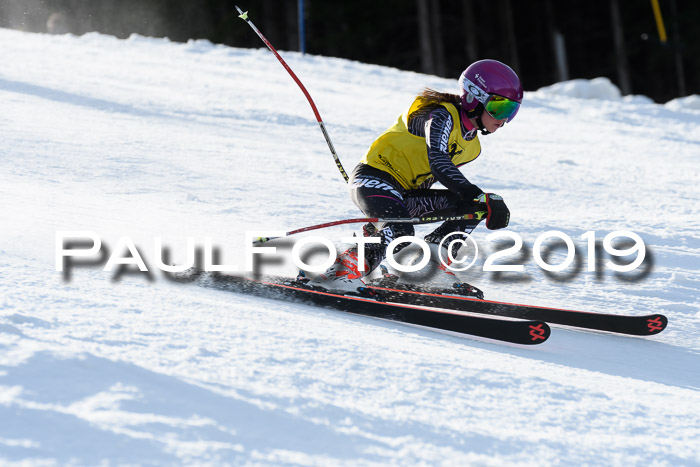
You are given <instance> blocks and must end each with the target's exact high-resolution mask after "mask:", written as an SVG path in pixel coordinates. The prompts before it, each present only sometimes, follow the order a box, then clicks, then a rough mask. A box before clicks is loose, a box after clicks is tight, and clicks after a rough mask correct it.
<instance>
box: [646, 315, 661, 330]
mask: <svg viewBox="0 0 700 467" xmlns="http://www.w3.org/2000/svg"><path fill="white" fill-rule="evenodd" d="M647 327H648V328H649V332H656V331H661V330H662V329H663V328H664V323H663V322H662V321H661V318H660V317H658V316H657V317H656V318H654V319H651V318H650V319H648V320H647Z"/></svg>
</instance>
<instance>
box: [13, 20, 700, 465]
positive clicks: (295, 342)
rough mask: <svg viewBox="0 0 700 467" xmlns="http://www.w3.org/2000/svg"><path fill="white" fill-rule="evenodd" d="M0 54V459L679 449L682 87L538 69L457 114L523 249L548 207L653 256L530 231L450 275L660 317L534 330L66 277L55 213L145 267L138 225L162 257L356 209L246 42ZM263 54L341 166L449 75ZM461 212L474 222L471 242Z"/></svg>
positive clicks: (522, 460) (145, 244)
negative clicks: (513, 109) (495, 110)
mask: <svg viewBox="0 0 700 467" xmlns="http://www.w3.org/2000/svg"><path fill="white" fill-rule="evenodd" d="M0 50H2V57H3V65H2V67H0V105H1V106H2V109H3V112H2V113H0V138H1V140H2V142H3V144H2V149H0V225H2V229H1V230H0V462H2V463H5V462H17V463H27V464H30V465H31V464H67V463H71V464H79V465H85V464H88V465H92V464H98V463H101V462H108V463H115V464H116V463H151V464H173V463H197V464H206V463H210V464H221V463H228V464H236V465H239V464H274V465H338V464H339V465H342V464H348V465H356V464H358V463H359V464H377V465H386V464H402V465H405V464H451V465H465V464H471V465H504V464H509V465H535V464H536V465H575V464H588V465H596V464H600V465H650V464H653V465H700V270H699V268H698V265H700V237H699V236H698V232H699V231H700V220H699V216H698V214H700V212H699V210H698V205H699V201H700V190H699V189H698V185H699V183H700V176H699V166H700V159H699V157H700V111H698V110H697V96H694V97H690V98H686V99H685V100H680V99H679V100H675V101H673V102H671V103H669V104H667V105H666V106H663V105H657V104H653V103H651V102H650V101H649V100H648V99H645V98H643V97H641V96H636V97H633V98H624V99H623V98H620V97H619V95H618V94H616V92H615V89H614V88H612V87H611V85H610V84H609V83H606V82H604V81H603V82H601V81H599V80H598V81H596V80H594V82H573V83H560V84H559V85H555V86H553V87H550V88H547V89H542V90H539V91H537V92H528V93H526V96H525V103H524V105H523V108H522V109H521V111H520V114H519V115H518V118H517V119H516V120H515V121H514V122H513V123H511V124H509V125H507V126H506V128H504V129H502V130H501V131H499V133H497V134H496V135H493V136H489V137H485V138H482V143H483V147H484V149H483V154H482V156H481V157H479V159H477V160H476V161H475V162H473V163H471V164H469V165H468V166H466V167H465V168H464V172H465V174H467V176H468V177H469V178H470V180H472V181H474V182H475V183H477V184H478V185H479V186H481V187H482V188H485V189H487V190H489V191H493V192H496V193H499V194H501V195H502V196H503V197H504V198H505V199H506V201H507V202H508V205H509V207H510V209H511V211H512V221H511V226H510V227H509V230H511V231H513V232H517V233H518V234H519V235H520V236H521V237H522V238H523V240H524V241H525V244H526V245H527V246H528V247H529V248H531V247H532V244H533V242H534V240H535V239H536V238H537V237H538V236H539V235H540V234H542V233H544V232H546V231H548V230H559V231H562V232H565V233H566V234H568V235H569V236H571V238H573V239H574V240H575V242H576V244H577V246H578V247H579V250H580V251H579V256H582V257H583V258H584V259H585V251H586V250H585V242H584V241H583V240H581V238H580V237H581V235H582V234H583V233H584V232H586V231H589V230H595V231H596V232H597V237H598V238H599V239H601V240H602V237H604V236H605V235H606V234H607V233H609V232H612V231H615V230H630V231H633V232H636V233H638V234H639V235H640V236H642V238H643V239H644V241H645V242H646V244H647V248H648V253H649V255H650V257H651V261H650V262H649V263H647V264H649V265H650V268H649V269H648V270H647V273H646V275H645V276H644V277H642V278H641V279H640V280H632V281H630V280H624V279H625V278H627V279H629V278H630V277H633V276H634V274H630V275H626V276H624V275H623V276H624V277H623V278H618V277H616V275H615V274H613V273H612V272H609V271H608V272H604V273H603V274H596V273H593V272H587V271H586V269H585V263H584V267H583V268H582V269H581V270H580V271H578V273H574V274H571V277H569V278H568V279H567V280H555V279H553V278H549V277H547V276H545V275H544V274H543V272H542V270H541V269H540V268H538V267H537V266H536V265H535V264H534V262H533V261H532V256H531V254H530V256H528V257H527V258H525V259H526V261H525V264H526V271H525V273H523V274H519V275H517V276H515V277H512V276H511V277H509V278H510V280H497V278H496V277H493V275H491V274H484V273H481V272H479V268H474V269H473V270H471V271H470V272H468V273H465V274H464V275H463V276H462V277H463V279H465V280H468V281H471V282H473V283H474V284H475V285H477V286H479V287H481V288H483V289H485V290H486V293H487V296H488V298H491V299H496V300H503V301H515V302H523V303H531V304H541V305H554V306H565V307H568V308H579V309H586V310H590V311H599V312H613V313H629V314H641V313H645V312H650V311H654V312H662V313H664V314H666V315H667V316H668V318H669V322H670V324H669V327H668V329H667V330H666V331H664V332H663V333H662V334H660V335H658V336H655V337H653V338H632V337H621V336H613V335H609V334H605V333H593V332H582V331H575V330H571V329H564V328H555V329H554V330H553V334H552V337H551V338H550V340H549V341H548V342H546V343H545V344H542V345H540V346H537V347H534V348H522V347H519V346H509V345H504V344H499V343H494V342H490V341H486V340H480V339H471V338H466V337H457V336H453V335H445V334H441V333H437V332H432V331H428V330H425V329H419V328H416V327H409V326H405V325H401V324H398V323H390V322H385V321H378V320H374V319H371V318H366V317H358V316H352V315H347V314H342V313H338V312H333V311H326V310H317V309H313V308H309V307H307V306H303V305H297V304H288V303H280V302H275V301H268V300H262V299H257V298H251V297H246V296H238V295H235V294H230V293H226V292H220V291H215V290H208V289H200V288H197V287H193V286H186V285H182V284H176V283H172V282H169V281H167V280H166V279H164V278H163V276H162V275H161V274H160V273H159V272H158V271H157V270H155V268H154V270H153V273H152V274H151V275H150V276H146V275H144V274H135V273H131V274H124V275H121V276H116V277H115V275H114V274H113V273H108V272H104V271H102V269H101V267H94V266H93V267H80V268H76V269H74V270H73V272H72V274H71V277H70V280H64V278H63V277H62V275H61V273H59V272H56V271H55V260H54V255H55V234H56V231H58V230H91V231H94V232H97V233H98V234H99V235H100V237H101V238H102V240H103V242H104V243H105V245H106V246H108V247H109V248H110V249H112V248H114V246H116V245H117V241H118V240H119V238H120V237H130V238H132V239H133V240H134V243H135V244H136V245H137V246H138V248H139V250H140V251H141V252H142V254H143V256H144V257H145V258H146V260H147V263H148V264H149V265H153V264H154V263H153V238H154V237H158V236H160V237H162V238H163V243H164V244H165V245H168V246H170V247H171V249H172V253H173V259H175V260H180V261H181V260H183V259H184V257H185V255H186V249H185V240H186V238H187V237H188V236H192V237H195V238H196V239H197V241H198V242H202V241H203V239H204V237H205V236H209V237H212V238H213V241H214V243H215V244H216V245H217V246H220V247H221V249H222V257H223V259H224V260H225V261H224V262H227V263H235V264H239V265H241V266H242V264H243V263H242V261H243V259H242V258H243V250H244V236H243V234H244V232H245V231H246V230H253V229H257V230H269V229H272V230H290V229H293V228H297V227H302V226H304V225H308V224H313V223H320V222H324V221H330V220H336V219H342V218H345V217H358V216H359V212H358V211H357V209H356V208H355V207H354V206H353V205H352V203H351V202H350V201H349V199H348V196H347V192H346V187H345V183H344V182H343V180H342V178H341V177H340V175H339V174H338V172H337V169H336V168H335V164H334V163H333V161H332V158H331V156H330V153H329V152H328V148H327V147H326V144H325V141H324V140H323V137H322V135H321V133H320V132H319V130H318V125H317V123H316V121H315V119H314V117H313V114H312V112H311V110H310V108H309V107H308V104H307V102H306V100H305V98H304V97H303V95H302V94H301V92H299V90H298V88H296V86H295V85H294V83H293V82H292V80H291V79H290V78H289V77H288V76H287V74H286V73H285V71H284V70H283V69H282V67H281V66H280V65H279V63H278V62H277V61H276V60H275V58H274V57H273V56H272V55H271V54H270V53H269V52H268V51H267V50H262V49H261V50H244V49H234V48H228V47H223V46H214V45H211V44H210V43H208V42H202V41H196V42H190V43H188V44H174V43H170V42H168V41H167V40H155V39H146V38H142V37H138V36H134V37H132V38H131V39H129V40H125V41H120V40H117V39H114V38H111V37H107V36H102V35H98V34H88V35H85V36H82V37H79V38H78V37H73V36H55V37H54V36H46V35H31V34H25V33H20V32H16V31H9V30H2V29H0ZM284 55H285V57H286V59H287V61H288V63H289V64H290V66H291V67H292V68H293V69H294V70H295V72H296V73H297V74H298V75H299V77H300V78H301V79H302V81H303V82H304V83H305V84H306V86H307V88H308V89H309V91H310V92H311V94H312V96H313V97H314V100H315V101H316V104H317V105H318V107H319V109H320V111H321V114H322V116H323V118H324V121H325V122H326V125H327V128H328V130H329V132H330V134H331V137H332V139H333V142H334V144H335V146H336V149H337V151H338V153H339V155H340V157H341V159H342V161H343V162H344V164H345V167H346V169H347V170H350V169H351V168H352V167H353V166H354V164H355V163H356V161H357V160H359V158H360V157H361V156H362V154H363V151H364V150H365V148H366V147H367V146H368V145H369V144H370V143H371V141H372V140H373V138H374V137H376V135H378V134H379V133H380V132H381V131H383V130H384V129H385V128H386V127H387V126H389V125H390V124H391V123H392V122H393V120H394V119H395V118H396V116H397V115H398V114H399V113H400V112H401V111H403V110H404V108H405V106H407V105H408V104H409V103H410V101H411V99H412V96H413V95H415V94H416V93H417V92H419V91H420V90H421V89H422V88H423V87H424V86H431V87H435V88H439V89H444V90H453V89H454V88H455V86H456V84H455V82H456V80H443V79H439V78H435V77H430V76H425V75H420V74H416V73H408V72H402V71H398V70H394V69H388V68H382V67H378V66H370V65H364V64H360V63H355V62H350V61H346V60H340V59H330V58H323V57H314V56H300V55H298V54H295V53H285V54H284ZM526 88H527V86H526ZM427 229H428V227H422V228H420V229H419V232H420V233H423V232H427ZM351 232H352V228H337V229H329V230H327V231H323V232H322V233H323V235H326V236H328V237H329V238H336V239H339V238H340V237H342V236H343V235H347V234H349V233H351ZM487 233H488V232H487V231H485V229H478V230H477V231H476V233H475V237H476V238H477V240H478V241H479V242H480V244H482V245H483V246H485V247H486V248H487V250H488V248H489V242H487V241H486V240H485V236H486V234H487ZM483 259H484V258H483V257H482V258H480V261H479V263H478V264H477V266H479V267H480V266H481V265H482V264H483ZM553 262H554V260H553ZM282 268H283V269H284V268H287V269H286V270H289V269H290V268H288V267H287V266H283V267H282ZM507 279H508V278H507Z"/></svg>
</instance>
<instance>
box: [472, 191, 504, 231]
mask: <svg viewBox="0 0 700 467" xmlns="http://www.w3.org/2000/svg"><path fill="white" fill-rule="evenodd" d="M479 201H480V202H482V203H484V204H486V206H487V207H488V211H489V213H488V215H487V216H486V228H487V229H489V230H496V229H502V228H504V227H507V226H508V221H509V220H510V211H509V210H508V207H507V206H506V203H505V202H504V201H503V198H501V197H500V196H498V195H497V194H495V193H484V194H482V195H481V196H480V197H479Z"/></svg>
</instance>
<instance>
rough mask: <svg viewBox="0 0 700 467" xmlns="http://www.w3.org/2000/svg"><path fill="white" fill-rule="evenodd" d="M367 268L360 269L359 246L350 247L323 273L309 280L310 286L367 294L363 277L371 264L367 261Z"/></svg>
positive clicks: (334, 291)
mask: <svg viewBox="0 0 700 467" xmlns="http://www.w3.org/2000/svg"><path fill="white" fill-rule="evenodd" d="M364 266H365V270H364V271H360V270H359V264H358V256H357V248H349V249H347V250H345V251H344V252H342V253H341V254H340V255H339V256H338V258H337V259H336V260H335V263H333V265H332V266H331V267H330V268H328V270H327V271H326V272H324V273H323V274H319V275H318V276H316V277H315V278H313V279H311V280H310V281H308V282H307V284H308V285H309V286H312V287H315V288H319V287H320V288H324V289H326V290H328V291H329V292H333V293H343V294H347V293H352V294H358V295H365V293H364V289H366V288H367V284H365V283H364V281H363V280H362V277H363V276H364V275H365V274H366V273H367V271H368V267H369V265H368V264H367V262H366V261H365V265H364Z"/></svg>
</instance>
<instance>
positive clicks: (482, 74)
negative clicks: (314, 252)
mask: <svg viewBox="0 0 700 467" xmlns="http://www.w3.org/2000/svg"><path fill="white" fill-rule="evenodd" d="M459 85H460V94H459V95H458V94H449V93H443V92H438V91H435V90H432V89H425V90H424V91H423V92H422V93H421V94H420V95H419V96H417V98H416V99H415V100H414V102H413V103H412V104H411V106H410V107H409V109H408V110H407V111H406V112H405V113H403V114H402V115H401V116H399V118H398V120H397V121H396V123H395V124H394V125H393V126H392V127H391V128H389V129H388V130H386V131H385V132H384V133H383V134H382V135H380V136H379V138H378V139H377V140H376V141H374V143H372V145H371V146H370V148H369V150H368V152H367V153H366V154H365V156H364V157H363V158H362V160H361V161H360V163H359V164H358V165H357V167H355V169H354V170H353V172H352V174H351V176H350V196H351V198H352V200H353V202H354V203H355V204H356V205H357V207H359V208H360V210H361V211H362V212H363V213H364V214H365V215H366V216H367V217H380V218H381V217H393V218H412V217H421V216H425V215H443V216H451V215H462V214H467V213H473V212H475V211H477V210H487V211H488V215H487V217H486V227H487V228H488V229H492V230H493V229H501V228H504V227H506V226H507V225H508V221H509V218H510V212H509V210H508V208H507V207H506V204H505V202H504V201H503V199H502V198H501V197H500V196H498V195H496V194H493V193H488V192H484V191H483V190H482V189H481V188H479V187H478V186H476V185H475V184H473V183H471V182H470V181H469V180H467V178H466V177H465V176H464V175H463V174H462V173H461V172H460V170H459V168H458V167H461V166H462V165H464V164H466V163H468V162H471V161H473V160H474V159H476V158H477V157H478V156H479V154H480V153H481V145H480V143H479V138H478V136H477V130H480V131H481V132H482V134H483V135H488V134H491V133H495V132H496V131H497V130H498V129H499V128H501V127H502V126H503V125H505V123H506V122H510V121H511V120H513V118H514V117H515V115H516V114H517V112H518V109H519V107H520V103H521V102H522V99H523V88H522V85H521V83H520V79H519V78H518V76H517V75H516V73H515V72H514V71H513V70H512V69H511V68H510V67H509V66H507V65H505V64H504V63H501V62H499V61H496V60H479V61H477V62H475V63H472V64H471V65H470V66H469V67H468V68H467V69H466V70H464V72H463V73H462V75H461V76H460V79H459ZM435 182H440V183H442V185H443V186H444V187H445V188H447V189H446V190H444V189H431V188H430V187H431V185H433V184H434V183H435ZM479 222H480V220H479V219H474V220H471V219H470V220H456V221H455V220H452V221H446V222H444V223H443V224H442V225H440V226H439V227H438V228H437V229H435V230H434V231H433V232H431V233H429V234H428V235H426V236H425V241H426V242H427V243H428V244H429V246H430V247H431V251H432V252H433V254H432V255H431V261H435V263H436V264H437V265H438V267H439V268H440V270H442V271H443V272H444V273H446V274H447V275H449V276H448V278H449V279H450V280H451V283H454V282H458V281H457V280H456V278H455V276H454V274H452V273H451V272H449V271H448V270H447V269H446V268H445V267H444V265H441V263H440V262H439V261H440V260H439V259H437V255H438V251H437V250H438V244H439V243H440V241H441V240H442V239H443V238H444V237H445V236H446V235H448V234H450V233H452V232H460V234H459V235H460V236H461V237H463V238H466V237H467V236H468V234H469V233H471V232H472V230H473V229H474V228H475V227H476V226H477V225H478V224H479ZM363 233H364V235H365V236H366V237H370V236H372V237H378V238H379V239H380V242H379V243H374V244H367V245H366V246H365V251H364V253H365V255H364V256H365V257H364V259H365V262H364V271H360V270H359V269H360V268H359V264H358V251H357V247H356V246H355V247H353V248H350V249H348V250H346V251H344V252H343V253H341V254H340V255H339V257H338V259H337V260H336V262H335V263H334V264H333V266H331V267H330V268H329V269H328V270H327V271H326V272H325V273H323V274H321V275H319V276H318V277H316V278H315V279H314V280H313V281H312V283H313V284H314V285H320V286H322V287H324V288H327V289H329V290H340V291H356V290H357V287H362V286H364V285H365V284H364V282H363V281H362V277H364V276H366V275H368V274H369V273H370V272H371V271H372V270H374V269H375V268H376V267H377V266H379V264H380V263H381V261H382V260H383V259H384V258H385V255H386V248H387V245H388V244H389V243H390V242H391V241H392V240H394V239H395V238H398V237H402V236H412V235H413V234H414V228H413V225H411V224H407V223H388V224H386V225H381V224H380V225H374V224H367V225H365V226H364V228H363ZM450 239H452V237H450ZM407 245H408V243H402V244H400V245H399V246H398V247H397V248H396V249H395V250H394V253H397V252H398V251H400V250H401V249H402V248H404V247H405V246H407ZM458 247H459V245H456V246H455V247H454V248H455V250H456V249H458ZM455 250H453V257H454V254H455V253H456V251H455ZM442 258H448V256H447V255H446V252H443V254H442ZM460 285H461V286H463V287H466V288H467V289H470V288H471V286H469V285H468V284H456V286H458V287H459V286H460ZM475 290H476V291H475V292H474V295H477V296H479V293H477V292H480V291H478V289H475ZM481 297H483V294H481Z"/></svg>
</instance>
